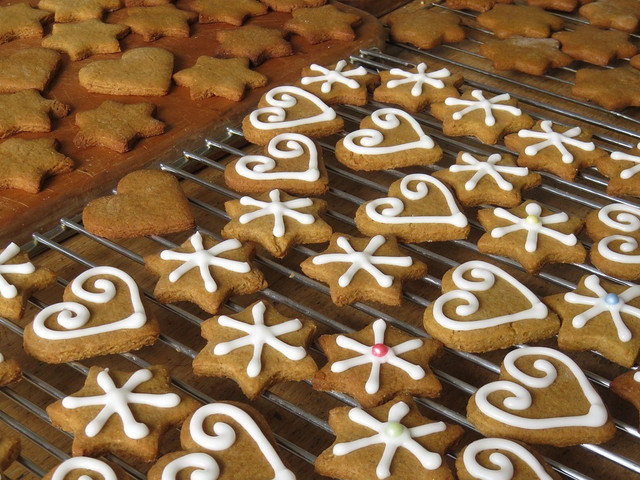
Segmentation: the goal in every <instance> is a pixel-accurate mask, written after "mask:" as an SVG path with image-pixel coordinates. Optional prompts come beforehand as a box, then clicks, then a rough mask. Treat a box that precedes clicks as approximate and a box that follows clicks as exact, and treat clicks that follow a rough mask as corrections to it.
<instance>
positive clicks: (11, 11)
mask: <svg viewBox="0 0 640 480" xmlns="http://www.w3.org/2000/svg"><path fill="white" fill-rule="evenodd" d="M52 20H53V13H50V12H45V11H44V10H39V9H37V8H32V7H31V5H29V4H28V3H16V4H13V5H7V6H2V7H0V44H2V43H6V42H11V41H12V40H17V39H18V38H32V37H36V38H37V37H42V34H43V28H42V25H43V24H45V23H49V22H51V21H52Z"/></svg>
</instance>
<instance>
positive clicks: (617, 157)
mask: <svg viewBox="0 0 640 480" xmlns="http://www.w3.org/2000/svg"><path fill="white" fill-rule="evenodd" d="M596 167H597V168H598V171H599V172H600V173H601V174H602V175H604V176H605V177H608V178H609V183H608V184H607V193H608V194H609V195H618V196H619V195H633V196H634V197H640V175H638V173H640V144H637V145H636V146H635V147H633V148H631V149H629V150H625V151H624V152H612V153H611V155H610V156H605V157H601V158H599V159H598V161H597V162H596Z"/></svg>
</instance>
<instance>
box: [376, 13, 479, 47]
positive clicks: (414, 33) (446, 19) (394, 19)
mask: <svg viewBox="0 0 640 480" xmlns="http://www.w3.org/2000/svg"><path fill="white" fill-rule="evenodd" d="M387 23H388V24H389V27H390V28H391V31H390V32H389V36H390V38H391V40H393V41H394V42H400V43H410V44H412V45H415V46H416V47H418V48H422V49H424V50H429V49H430V48H434V47H437V46H438V45H441V44H443V43H457V42H461V41H463V40H464V39H465V38H466V36H467V34H466V32H465V30H464V29H463V28H462V26H461V25H460V24H461V23H462V20H461V19H460V17H459V16H458V15H456V14H455V13H452V12H448V11H445V10H441V9H433V8H432V9H426V8H423V9H420V10H417V11H402V10H399V11H398V12H394V13H392V14H391V15H389V17H388V18H387Z"/></svg>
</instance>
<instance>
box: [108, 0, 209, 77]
mask: <svg viewBox="0 0 640 480" xmlns="http://www.w3.org/2000/svg"><path fill="white" fill-rule="evenodd" d="M197 18H198V14H197V13H195V12H187V11H185V10H180V9H178V8H176V7H174V6H173V4H171V3H169V4H165V5H157V6H152V7H132V8H127V9H125V10H122V11H121V12H118V14H116V15H114V16H113V18H112V19H111V21H112V22H116V23H121V24H122V25H127V26H128V27H130V28H131V31H132V32H133V33H138V34H140V35H142V39H143V40H144V41H145V42H152V41H154V40H157V39H159V38H162V37H173V38H187V37H189V36H190V34H191V32H190V27H189V24H191V23H193V22H195V21H196V19H197ZM145 70H146V69H145Z"/></svg>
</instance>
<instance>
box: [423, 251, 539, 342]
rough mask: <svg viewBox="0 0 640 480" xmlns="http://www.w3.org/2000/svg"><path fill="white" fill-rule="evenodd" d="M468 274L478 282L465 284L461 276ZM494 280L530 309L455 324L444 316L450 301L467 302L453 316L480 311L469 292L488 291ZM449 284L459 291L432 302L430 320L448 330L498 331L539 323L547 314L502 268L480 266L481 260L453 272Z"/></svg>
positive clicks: (478, 304) (477, 303)
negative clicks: (512, 325)
mask: <svg viewBox="0 0 640 480" xmlns="http://www.w3.org/2000/svg"><path fill="white" fill-rule="evenodd" d="M467 272H471V276H472V277H474V278H477V279H479V280H477V281H474V280H467V279H466V278H464V274H465V273H467ZM496 277H500V278H502V279H503V280H505V281H506V282H507V283H509V284H510V285H511V286H512V287H514V288H515V289H516V290H518V291H519V292H520V293H521V294H522V296H523V297H524V298H526V299H527V300H528V301H529V303H531V307H529V308H528V309H526V310H521V311H520V312H517V313H510V314H506V315H500V316H498V317H493V318H486V319H482V320H470V321H460V320H454V319H452V318H449V317H447V316H446V315H445V313H444V305H445V304H446V303H448V302H450V301H452V300H463V301H465V302H466V305H458V306H457V307H456V314H458V315H460V316H463V317H464V316H469V315H473V314H474V313H476V312H477V311H478V310H479V308H480V302H479V301H478V297H476V296H475V295H474V294H473V293H472V292H487V291H489V290H490V289H491V288H492V287H493V286H494V285H495V281H496ZM452 280H453V283H454V284H455V285H456V287H458V290H451V291H449V292H447V293H445V294H442V295H441V296H439V297H438V298H437V299H436V300H435V301H434V302H433V318H434V319H435V321H436V322H438V323H439V324H440V325H442V326H443V327H444V328H448V329H449V330H458V331H460V330H462V331H470V330H477V329H482V328H491V327H497V326H499V325H504V324H506V323H512V322H518V321H520V320H527V319H535V320H542V319H543V318H545V317H546V316H547V315H548V314H549V309H548V308H547V306H546V305H545V304H544V303H542V302H541V301H540V299H539V298H538V297H537V296H536V295H534V293H533V292H532V291H531V290H529V289H528V288H527V287H525V286H524V285H523V284H522V283H521V282H519V281H518V280H516V279H515V278H514V277H512V276H511V275H509V274H508V273H507V272H505V271H504V270H502V269H501V268H499V267H496V266H495V265H492V264H490V263H487V262H483V261H481V260H472V261H470V262H466V263H463V264H461V265H459V266H458V267H456V268H455V270H454V272H453V276H452Z"/></svg>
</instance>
